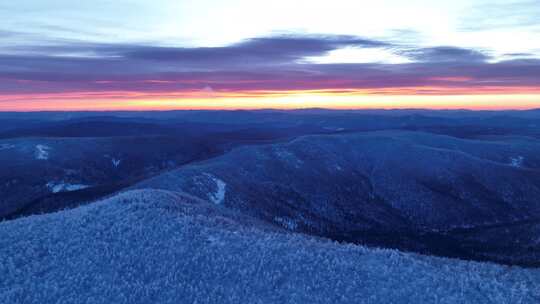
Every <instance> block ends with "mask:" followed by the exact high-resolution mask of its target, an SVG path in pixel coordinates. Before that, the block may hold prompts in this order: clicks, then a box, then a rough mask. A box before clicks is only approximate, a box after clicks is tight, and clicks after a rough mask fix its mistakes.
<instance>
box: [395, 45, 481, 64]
mask: <svg viewBox="0 0 540 304" xmlns="http://www.w3.org/2000/svg"><path fill="white" fill-rule="evenodd" d="M400 53H401V54H402V55H404V56H407V57H409V58H411V59H413V60H416V61H421V62H434V63H437V62H465V63H475V62H484V61H487V60H488V59H490V57H489V56H488V55H486V54H485V53H483V52H481V51H477V50H471V49H464V48H458V47H452V46H439V47H430V48H419V49H413V50H404V51H401V52H400Z"/></svg>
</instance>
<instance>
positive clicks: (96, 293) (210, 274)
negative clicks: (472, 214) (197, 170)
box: [0, 190, 540, 304]
mask: <svg viewBox="0 0 540 304" xmlns="http://www.w3.org/2000/svg"><path fill="white" fill-rule="evenodd" d="M0 261H2V263H0V274H1V275H0V303H40V304H41V303H195V302H196V303H538V302H539V301H540V289H539V288H538V286H539V284H540V271H539V270H536V269H521V268H518V267H505V266H498V265H494V264H482V263H476V262H464V261H458V260H451V259H442V258H433V257H427V256H420V255H415V254H405V253H400V252H398V251H393V250H378V249H367V248H365V247H360V246H354V245H341V244H337V243H333V242H329V241H325V240H322V239H316V238H312V237H308V236H304V235H300V234H291V233H288V232H285V231H281V230H280V231H278V230H275V229H274V228H270V227H267V226H264V224H261V223H259V222H257V221H255V220H252V219H250V218H248V217H243V216H241V215H237V214H235V213H233V211H230V210H226V209H223V208H222V207H220V206H216V205H214V204H211V203H207V202H204V201H201V200H198V199H195V198H191V197H188V196H185V195H181V194H179V193H174V192H167V191H158V190H137V191H130V192H126V193H123V194H120V195H117V196H115V197H112V198H109V199H106V200H103V201H101V202H97V203H94V204H91V205H87V206H84V207H80V208H78V209H74V210H69V211H62V212H58V213H54V214H47V215H39V216H30V217H27V218H22V219H18V220H13V221H7V222H3V223H1V224H0Z"/></svg>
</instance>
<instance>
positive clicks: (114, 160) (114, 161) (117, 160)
mask: <svg viewBox="0 0 540 304" xmlns="http://www.w3.org/2000/svg"><path fill="white" fill-rule="evenodd" d="M111 162H112V164H113V166H114V167H115V168H118V166H120V163H121V162H122V160H121V159H116V158H112V159H111Z"/></svg>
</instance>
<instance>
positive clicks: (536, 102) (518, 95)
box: [0, 87, 540, 111]
mask: <svg viewBox="0 0 540 304" xmlns="http://www.w3.org/2000/svg"><path fill="white" fill-rule="evenodd" d="M476 89H477V90H475V92H471V89H470V88H460V87H455V88H453V87H451V88H449V87H444V88H440V87H413V88H382V89H327V90H296V91H247V92H223V91H220V92H205V91H193V92H178V93H177V92H155V93H148V92H71V93H51V94H23V95H3V96H0V111H54V110H58V111H85V110H89V111H91V110H96V111H107V110H111V111H112V110H175V109H179V110H181V109H223V110H233V109H260V108H276V109H297V108H314V107H320V108H331V109H332V108H333V109H374V108H382V109H391V108H395V109H398V108H427V109H471V110H484V109H490V110H497V109H531V108H538V107H540V88H536V87H519V88H516V87H511V88H506V87H482V88H476Z"/></svg>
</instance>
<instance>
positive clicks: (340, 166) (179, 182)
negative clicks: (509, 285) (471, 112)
mask: <svg viewBox="0 0 540 304" xmlns="http://www.w3.org/2000/svg"><path fill="white" fill-rule="evenodd" d="M538 155H540V144H539V143H538V142H533V141H531V142H526V141H522V140H511V141H508V142H499V141H480V140H464V139H457V138H452V137H449V136H444V135H434V134H428V133H422V132H404V131H384V132H383V131H381V132H364V133H347V134H334V135H318V136H305V137H300V138H297V139H295V140H292V141H289V142H282V143H275V144H270V145H258V146H246V147H241V148H239V149H235V150H233V151H231V152H230V153H227V154H225V155H222V156H220V157H216V158H213V159H209V160H208V161H204V162H199V163H193V164H189V165H186V166H183V167H180V168H178V169H176V170H173V171H169V172H167V173H165V174H162V175H160V176H156V177H154V178H151V179H149V180H145V181H143V182H141V183H140V184H139V185H136V186H135V187H140V188H154V189H163V190H172V191H183V192H187V193H190V194H192V195H194V196H197V197H200V198H202V199H208V195H209V193H219V194H223V195H220V196H219V202H220V204H222V205H224V206H226V207H229V208H232V209H235V210H239V211H241V212H243V213H245V214H250V215H252V216H255V217H258V218H261V219H264V220H266V221H267V222H273V223H275V224H277V225H280V226H283V227H288V228H289V229H292V230H294V231H296V232H304V233H308V234H316V235H321V236H326V237H329V238H332V239H335V240H345V241H349V242H357V243H362V244H371V245H375V246H383V247H389V248H400V249H403V250H412V251H416V252H420V253H430V254H435V255H441V256H450V257H460V258H463V259H477V260H491V261H497V262H502V263H510V264H522V265H528V266H532V265H535V266H540V247H538V245H537V243H536V240H537V239H538V238H539V237H540V235H538V234H536V233H537V230H535V229H528V228H527V227H529V226H530V225H538V224H540V201H539V200H538V197H540V170H539V169H538V164H539V163H540V159H539V158H538ZM516 157H522V159H521V161H520V165H519V166H515V165H513V163H512V159H513V158H516ZM216 180H219V181H221V182H222V184H218V183H217V182H216ZM220 185H221V186H222V187H221V188H220ZM223 185H226V187H224V186H223ZM221 190H224V191H221ZM524 225H527V226H524ZM493 227H498V228H499V229H500V231H505V230H509V231H510V232H509V233H507V235H508V236H509V237H508V238H506V239H504V240H502V239H498V238H497V237H498V236H499V235H500V233H495V232H494V230H493V229H491V228H493ZM487 228H489V230H488V229H487ZM524 232H525V233H524ZM471 234H472V236H471ZM486 240H489V242H486ZM507 240H510V241H507ZM518 240H519V242H517V241H518Z"/></svg>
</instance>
